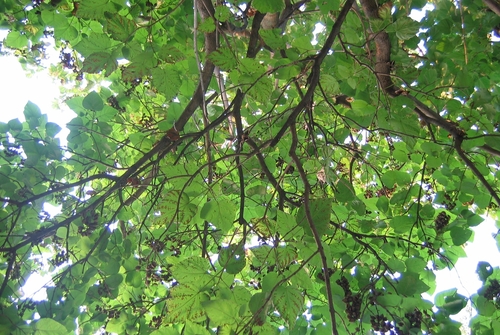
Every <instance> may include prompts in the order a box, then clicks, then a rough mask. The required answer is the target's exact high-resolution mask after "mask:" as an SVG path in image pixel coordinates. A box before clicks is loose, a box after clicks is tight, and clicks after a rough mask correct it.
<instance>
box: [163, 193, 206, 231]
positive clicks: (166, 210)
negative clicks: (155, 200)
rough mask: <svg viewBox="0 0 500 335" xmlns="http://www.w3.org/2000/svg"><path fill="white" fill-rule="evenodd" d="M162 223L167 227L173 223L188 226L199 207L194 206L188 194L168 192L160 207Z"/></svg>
mask: <svg viewBox="0 0 500 335" xmlns="http://www.w3.org/2000/svg"><path fill="white" fill-rule="evenodd" d="M157 210H159V211H160V213H161V216H160V219H159V220H160V222H162V223H163V224H164V225H165V226H166V225H169V224H170V223H171V222H173V223H179V224H183V225H187V224H189V223H190V222H191V220H192V219H193V217H194V215H195V214H196V210H197V206H196V205H194V204H192V203H191V201H190V199H189V196H188V195H187V194H186V193H180V192H179V191H176V190H173V191H170V192H168V193H167V194H166V195H165V197H164V199H163V201H162V202H161V203H160V204H159V205H158V208H157Z"/></svg>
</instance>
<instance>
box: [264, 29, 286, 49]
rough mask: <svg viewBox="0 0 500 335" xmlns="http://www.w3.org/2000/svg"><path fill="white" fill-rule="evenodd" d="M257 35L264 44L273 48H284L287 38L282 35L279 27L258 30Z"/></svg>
mask: <svg viewBox="0 0 500 335" xmlns="http://www.w3.org/2000/svg"><path fill="white" fill-rule="evenodd" d="M259 35H260V37H262V39H263V40H264V42H265V43H266V45H268V46H269V47H270V48H271V49H273V50H280V49H285V48H286V43H287V38H286V36H283V34H282V32H281V29H261V30H259Z"/></svg>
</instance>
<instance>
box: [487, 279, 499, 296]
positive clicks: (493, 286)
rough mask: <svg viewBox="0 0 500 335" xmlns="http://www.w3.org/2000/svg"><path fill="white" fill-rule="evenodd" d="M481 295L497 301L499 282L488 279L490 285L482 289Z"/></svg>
mask: <svg viewBox="0 0 500 335" xmlns="http://www.w3.org/2000/svg"><path fill="white" fill-rule="evenodd" d="M483 296H484V297H485V298H486V299H488V300H495V301H498V300H499V298H500V282H498V280H496V279H490V285H489V286H488V287H487V288H486V290H485V291H484V293H483Z"/></svg>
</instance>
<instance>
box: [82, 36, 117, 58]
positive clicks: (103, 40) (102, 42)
mask: <svg viewBox="0 0 500 335" xmlns="http://www.w3.org/2000/svg"><path fill="white" fill-rule="evenodd" d="M116 44H117V42H116V41H112V40H111V39H110V38H109V37H108V35H106V34H98V33H95V32H93V33H91V34H90V35H89V36H87V37H86V38H83V39H82V40H81V41H80V42H79V43H78V44H76V45H75V47H74V49H75V50H76V51H78V52H79V53H80V54H81V55H82V56H83V57H88V56H90V55H91V54H93V53H96V52H106V51H108V52H109V51H110V50H111V49H112V47H113V45H116Z"/></svg>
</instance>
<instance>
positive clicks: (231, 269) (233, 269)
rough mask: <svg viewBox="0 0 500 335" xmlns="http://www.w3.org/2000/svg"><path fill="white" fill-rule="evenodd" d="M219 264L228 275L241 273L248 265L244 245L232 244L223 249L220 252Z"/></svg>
mask: <svg viewBox="0 0 500 335" xmlns="http://www.w3.org/2000/svg"><path fill="white" fill-rule="evenodd" d="M219 264H221V265H222V266H223V267H224V268H225V269H226V272H227V273H230V274H237V273H240V272H241V271H242V270H243V269H244V268H245V265H246V259H245V250H244V249H243V244H238V245H237V244H231V245H230V246H229V247H227V248H222V249H221V250H220V251H219Z"/></svg>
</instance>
